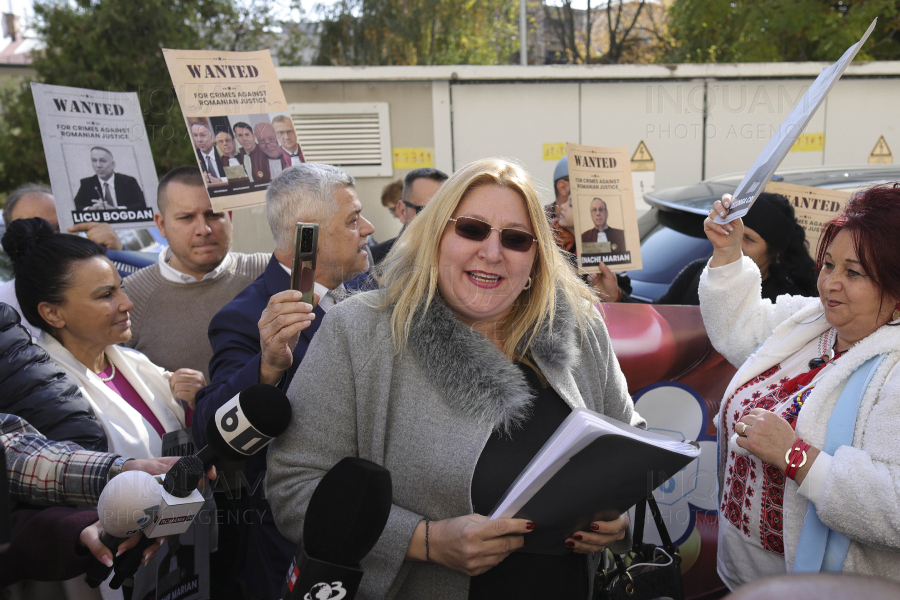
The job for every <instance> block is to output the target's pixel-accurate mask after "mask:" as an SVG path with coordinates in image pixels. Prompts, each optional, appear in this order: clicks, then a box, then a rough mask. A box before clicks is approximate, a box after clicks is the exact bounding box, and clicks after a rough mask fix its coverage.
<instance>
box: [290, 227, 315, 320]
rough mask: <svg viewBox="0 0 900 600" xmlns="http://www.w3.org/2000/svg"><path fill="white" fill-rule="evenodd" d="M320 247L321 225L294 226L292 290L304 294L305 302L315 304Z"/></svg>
mask: <svg viewBox="0 0 900 600" xmlns="http://www.w3.org/2000/svg"><path fill="white" fill-rule="evenodd" d="M318 247H319V225H318V224H316V223H297V225H296V226H294V260H293V262H292V263H291V289H292V290H297V291H298V292H302V293H303V301H304V302H306V303H307V304H312V303H313V287H314V286H315V279H316V249H317V248H318Z"/></svg>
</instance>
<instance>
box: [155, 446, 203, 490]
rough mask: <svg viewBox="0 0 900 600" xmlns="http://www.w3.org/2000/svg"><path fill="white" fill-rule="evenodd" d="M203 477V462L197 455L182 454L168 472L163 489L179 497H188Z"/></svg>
mask: <svg viewBox="0 0 900 600" xmlns="http://www.w3.org/2000/svg"><path fill="white" fill-rule="evenodd" d="M202 477H203V462H202V461H201V460H200V459H199V458H197V457H196V456H182V457H181V458H179V459H178V462H177V463H175V464H174V465H172V468H171V469H169V472H168V473H166V478H165V479H163V489H165V490H166V491H167V492H169V493H170V494H172V495H173V496H175V497H177V498H187V497H188V496H190V495H191V492H193V491H194V490H195V489H197V485H198V484H199V483H200V479H201V478H202Z"/></svg>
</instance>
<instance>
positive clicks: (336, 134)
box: [290, 102, 393, 177]
mask: <svg viewBox="0 0 900 600" xmlns="http://www.w3.org/2000/svg"><path fill="white" fill-rule="evenodd" d="M290 111H291V117H292V118H293V120H294V128H295V129H296V131H297V138H298V139H299V141H300V145H301V146H302V148H303V155H304V156H305V157H306V160H308V161H309V162H319V163H326V164H330V165H335V166H338V167H343V168H345V169H346V170H347V171H348V172H349V173H350V174H351V175H354V176H356V177H391V176H393V166H392V164H391V136H390V122H389V118H388V104H387V103H386V102H378V103H371V104H292V105H290Z"/></svg>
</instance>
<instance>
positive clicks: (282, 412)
mask: <svg viewBox="0 0 900 600" xmlns="http://www.w3.org/2000/svg"><path fill="white" fill-rule="evenodd" d="M290 421H291V403H290V401H289V400H288V398H287V396H285V395H284V392H282V391H281V390H279V389H278V388H277V387H275V386H272V385H266V384H264V383H260V384H257V385H251V386H250V387H248V388H247V389H245V390H243V391H242V392H241V393H240V394H238V395H237V396H235V397H234V398H232V399H231V400H229V401H228V402H226V403H225V404H223V405H222V406H221V408H219V410H217V411H216V414H215V415H214V416H213V418H212V419H210V420H209V421H208V422H207V424H206V447H205V448H203V449H202V450H200V452H198V453H197V457H198V458H199V459H200V460H201V461H203V467H204V468H208V467H209V465H211V464H212V463H213V461H215V459H216V458H224V459H226V460H244V459H245V458H247V457H249V456H252V455H254V454H256V453H257V452H259V451H260V450H262V449H263V448H265V447H266V446H267V445H268V444H269V442H271V441H272V440H273V439H275V438H276V437H278V436H279V435H281V434H282V433H283V432H284V430H285V429H287V426H288V424H289V423H290Z"/></svg>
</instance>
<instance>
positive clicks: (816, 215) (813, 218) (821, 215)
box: [766, 181, 853, 259]
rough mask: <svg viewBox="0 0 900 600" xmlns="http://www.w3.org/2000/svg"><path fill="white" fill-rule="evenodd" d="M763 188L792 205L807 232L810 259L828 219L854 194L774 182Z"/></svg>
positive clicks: (799, 221)
mask: <svg viewBox="0 0 900 600" xmlns="http://www.w3.org/2000/svg"><path fill="white" fill-rule="evenodd" d="M766 191H767V192H769V193H770V194H781V195H782V196H784V197H785V198H787V199H788V201H789V202H790V203H791V206H793V207H794V215H796V217H797V222H798V223H800V226H801V227H803V230H804V231H805V232H806V243H807V244H809V246H808V248H807V249H808V250H809V254H810V256H812V257H813V259H815V257H816V248H818V247H819V238H820V237H821V236H822V228H824V227H825V224H826V223H827V222H828V221H830V220H832V219H834V218H835V217H837V216H840V214H841V213H842V212H843V211H844V206H846V204H847V201H849V200H850V197H851V196H852V195H853V194H851V193H850V192H842V191H839V190H826V189H823V188H816V187H807V186H804V185H791V184H788V183H777V182H774V181H770V182H769V183H767V184H766Z"/></svg>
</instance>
